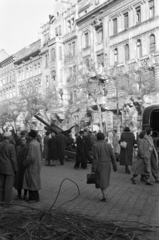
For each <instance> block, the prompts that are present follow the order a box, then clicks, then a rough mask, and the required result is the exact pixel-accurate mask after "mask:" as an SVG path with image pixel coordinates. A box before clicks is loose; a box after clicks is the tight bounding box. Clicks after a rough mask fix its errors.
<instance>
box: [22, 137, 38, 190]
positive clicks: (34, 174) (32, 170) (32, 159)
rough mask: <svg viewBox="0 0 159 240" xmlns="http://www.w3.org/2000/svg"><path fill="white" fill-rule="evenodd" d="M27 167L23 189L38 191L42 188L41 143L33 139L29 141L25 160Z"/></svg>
mask: <svg viewBox="0 0 159 240" xmlns="http://www.w3.org/2000/svg"><path fill="white" fill-rule="evenodd" d="M24 166H25V167H26V169H25V172H24V179H23V189H26V190H30V191H38V190H40V189H41V179H40V170H41V149H40V143H39V142H38V141H37V140H36V139H33V140H31V142H30V143H29V148H28V152H27V157H26V160H25V161H24Z"/></svg>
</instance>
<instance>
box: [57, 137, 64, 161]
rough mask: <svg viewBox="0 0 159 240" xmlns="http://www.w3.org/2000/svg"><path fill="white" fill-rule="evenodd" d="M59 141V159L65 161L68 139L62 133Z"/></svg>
mask: <svg viewBox="0 0 159 240" xmlns="http://www.w3.org/2000/svg"><path fill="white" fill-rule="evenodd" d="M57 141H58V151H59V153H58V154H59V158H61V159H63V158H65V147H66V137H65V136H64V135H63V134H62V133H59V134H58V135H57Z"/></svg>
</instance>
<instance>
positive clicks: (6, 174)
mask: <svg viewBox="0 0 159 240" xmlns="http://www.w3.org/2000/svg"><path fill="white" fill-rule="evenodd" d="M11 138H12V133H11V132H5V133H4V140H3V142H1V143H0V202H3V206H5V203H6V204H9V203H11V202H12V193H13V183H14V175H16V173H17V171H18V166H17V159H16V152H15V147H14V145H13V144H11V143H10V139H11ZM6 206H8V205H6Z"/></svg>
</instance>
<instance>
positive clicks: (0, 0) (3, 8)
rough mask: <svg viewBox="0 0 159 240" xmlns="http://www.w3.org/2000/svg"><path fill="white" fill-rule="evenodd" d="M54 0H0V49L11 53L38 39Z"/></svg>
mask: <svg viewBox="0 0 159 240" xmlns="http://www.w3.org/2000/svg"><path fill="white" fill-rule="evenodd" d="M54 3H55V0H0V49H4V50H5V51H6V52H7V53H8V54H9V55H12V54H14V53H16V52H17V51H19V50H20V49H22V48H23V47H25V46H28V45H30V44H31V43H33V42H35V41H37V40H38V39H39V34H38V32H39V30H40V26H41V24H44V23H46V22H48V21H49V15H52V14H54V6H55V5H54Z"/></svg>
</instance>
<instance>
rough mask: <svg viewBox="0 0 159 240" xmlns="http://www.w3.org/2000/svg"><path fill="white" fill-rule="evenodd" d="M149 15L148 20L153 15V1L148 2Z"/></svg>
mask: <svg viewBox="0 0 159 240" xmlns="http://www.w3.org/2000/svg"><path fill="white" fill-rule="evenodd" d="M149 14H150V18H152V17H154V15H155V7H154V0H150V1H149Z"/></svg>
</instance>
